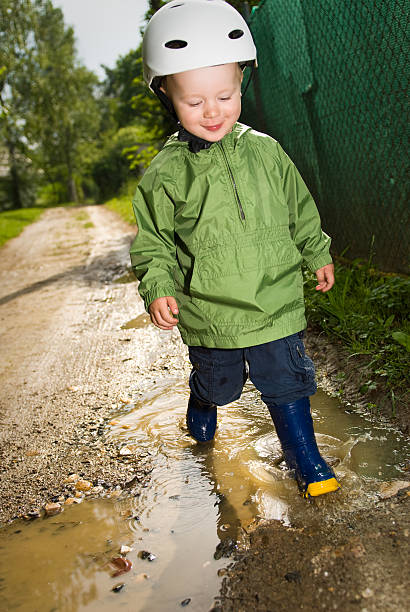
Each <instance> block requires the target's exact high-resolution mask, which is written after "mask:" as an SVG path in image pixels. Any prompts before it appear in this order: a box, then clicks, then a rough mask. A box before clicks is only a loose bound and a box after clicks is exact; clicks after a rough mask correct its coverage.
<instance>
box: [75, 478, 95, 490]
mask: <svg viewBox="0 0 410 612" xmlns="http://www.w3.org/2000/svg"><path fill="white" fill-rule="evenodd" d="M92 487H93V483H92V482H90V481H89V480H81V479H80V480H77V482H76V484H75V488H76V489H77V491H89V490H90V489H92Z"/></svg>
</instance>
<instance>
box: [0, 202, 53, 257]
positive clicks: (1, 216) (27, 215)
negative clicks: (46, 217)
mask: <svg viewBox="0 0 410 612" xmlns="http://www.w3.org/2000/svg"><path fill="white" fill-rule="evenodd" d="M43 212H44V207H40V206H35V207H33V208H20V209H17V210H6V211H4V212H0V247H1V246H3V244H4V243H5V242H7V241H8V240H10V239H11V238H15V237H16V236H18V235H19V234H20V233H21V232H22V230H23V229H24V227H25V226H26V225H29V224H30V223H33V221H36V220H37V219H38V218H39V217H40V215H41V213H43Z"/></svg>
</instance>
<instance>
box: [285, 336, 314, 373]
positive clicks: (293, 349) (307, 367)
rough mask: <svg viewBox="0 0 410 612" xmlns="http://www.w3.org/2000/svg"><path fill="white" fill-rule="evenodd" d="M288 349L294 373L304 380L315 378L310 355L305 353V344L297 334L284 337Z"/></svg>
mask: <svg viewBox="0 0 410 612" xmlns="http://www.w3.org/2000/svg"><path fill="white" fill-rule="evenodd" d="M285 340H286V343H287V345H288V349H289V356H290V365H291V367H292V368H293V369H294V371H295V373H296V374H297V375H298V377H299V376H300V377H301V378H302V380H303V381H304V382H311V381H314V380H315V366H314V363H313V361H312V360H311V358H310V357H308V356H307V355H306V351H305V345H304V343H303V340H302V338H301V337H300V335H299V334H292V335H291V336H288V337H287V338H285Z"/></svg>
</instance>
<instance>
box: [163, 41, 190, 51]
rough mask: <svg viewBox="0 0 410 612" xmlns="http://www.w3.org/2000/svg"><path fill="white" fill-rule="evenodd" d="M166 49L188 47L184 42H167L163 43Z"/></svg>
mask: <svg viewBox="0 0 410 612" xmlns="http://www.w3.org/2000/svg"><path fill="white" fill-rule="evenodd" d="M165 46H166V47H167V48H168V49H183V48H184V47H187V46H188V43H187V42H186V40H169V41H168V42H166V43H165Z"/></svg>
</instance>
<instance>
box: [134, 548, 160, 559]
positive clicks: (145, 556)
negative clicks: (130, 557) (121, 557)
mask: <svg viewBox="0 0 410 612" xmlns="http://www.w3.org/2000/svg"><path fill="white" fill-rule="evenodd" d="M138 556H139V558H140V559H147V560H148V561H155V559H156V558H157V557H156V555H154V554H153V553H150V552H148V551H147V550H140V551H139V553H138Z"/></svg>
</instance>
